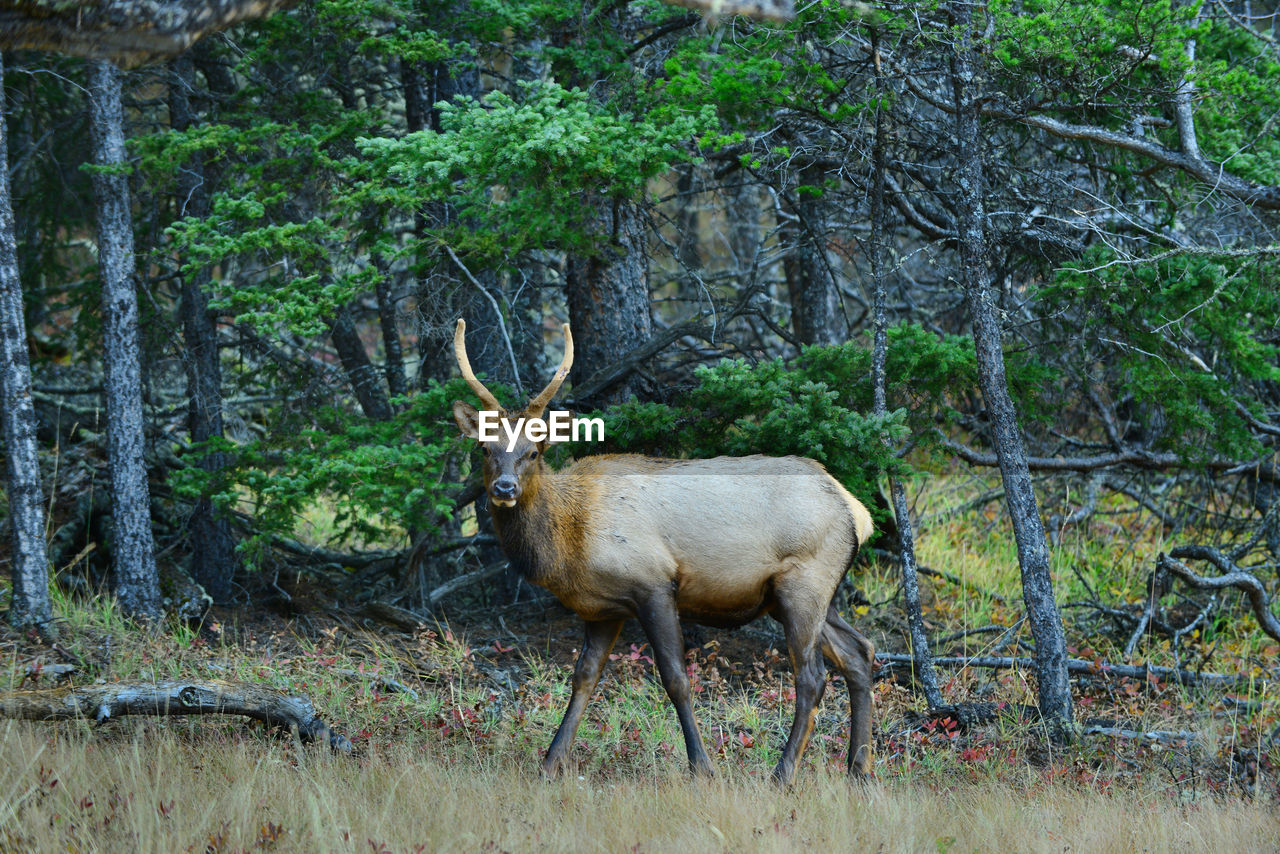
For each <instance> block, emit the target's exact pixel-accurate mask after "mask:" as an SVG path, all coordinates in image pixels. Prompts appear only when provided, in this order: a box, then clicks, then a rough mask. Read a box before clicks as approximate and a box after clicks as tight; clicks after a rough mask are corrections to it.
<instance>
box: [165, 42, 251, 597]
mask: <svg viewBox="0 0 1280 854" xmlns="http://www.w3.org/2000/svg"><path fill="white" fill-rule="evenodd" d="M194 86H195V72H194V70H193V68H192V61H191V58H190V57H189V56H183V57H180V58H178V59H176V60H174V63H173V78H172V80H171V82H170V90H169V120H170V123H171V124H172V125H173V128H174V129H175V130H186V129H187V128H189V127H191V126H192V125H193V124H195V113H194V111H193V110H192V108H191V97H190V93H191V90H192V88H193V87H194ZM178 199H179V203H180V204H182V205H183V207H182V208H180V209H179V211H178V214H179V215H180V216H207V215H208V213H209V190H208V186H207V175H206V167H205V162H204V158H203V157H202V156H197V157H196V158H194V159H193V160H192V161H191V162H190V163H188V164H186V166H185V167H184V168H183V169H182V170H181V171H179V173H178ZM210 278H211V277H210V275H209V271H208V270H207V269H204V270H201V271H199V272H198V273H194V274H192V275H190V276H187V277H186V278H184V279H183V280H182V334H183V339H184V343H185V344H186V350H185V352H184V354H183V357H184V358H183V361H184V362H185V365H186V369H187V397H188V398H189V401H190V403H189V407H188V410H187V429H188V431H189V432H190V434H191V441H192V442H197V443H198V442H205V441H208V440H209V439H213V438H218V439H220V438H222V435H223V432H222V364H221V362H220V360H219V355H218V327H217V323H216V322H215V320H214V314H213V312H212V311H211V310H210V309H209V293H208V290H207V288H208V285H209V282H210ZM226 464H227V459H226V455H225V454H222V453H211V454H206V455H205V456H203V457H202V458H201V459H200V462H199V463H198V465H199V466H200V468H202V469H204V470H205V471H206V472H208V473H210V474H213V475H216V474H217V473H218V472H219V471H221V470H222V469H223V468H224V467H225V466H226ZM190 530H191V534H190V544H191V576H192V577H193V578H194V579H195V580H196V581H197V582H198V583H199V584H200V585H201V586H202V587H204V589H205V592H207V593H208V594H209V595H210V596H212V597H213V599H214V601H216V602H227V601H228V600H230V598H231V582H232V579H233V577H234V576H235V569H236V554H235V545H236V543H235V536H234V535H233V534H232V532H231V526H230V524H229V523H228V522H227V520H226V519H220V518H218V517H217V515H216V512H215V509H214V506H213V502H211V501H210V500H209V499H208V498H203V497H202V498H200V499H199V500H198V501H197V502H196V505H195V507H194V508H193V509H192V511H191V520H190Z"/></svg>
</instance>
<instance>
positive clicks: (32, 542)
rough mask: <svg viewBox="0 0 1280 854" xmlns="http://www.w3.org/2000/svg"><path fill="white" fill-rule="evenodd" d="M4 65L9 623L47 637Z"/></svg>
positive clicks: (1, 164)
mask: <svg viewBox="0 0 1280 854" xmlns="http://www.w3.org/2000/svg"><path fill="white" fill-rule="evenodd" d="M3 83H4V60H3V57H0V413H3V414H2V415H0V419H3V422H4V424H3V429H4V447H5V454H4V458H5V491H6V493H7V495H8V500H9V513H8V515H9V528H10V532H11V537H12V543H13V547H12V548H13V558H12V560H13V601H12V603H11V605H10V607H9V622H10V623H12V624H13V626H14V627H15V628H19V629H21V628H26V627H28V626H31V627H34V628H35V629H36V630H37V631H38V632H40V633H41V634H42V635H46V636H48V635H51V634H52V633H53V632H54V631H55V629H54V623H53V608H52V606H51V605H50V602H49V558H48V554H47V551H46V547H45V541H44V523H45V516H44V500H43V495H44V494H43V492H42V491H41V489H40V459H39V455H38V452H37V450H38V446H37V444H36V411H35V406H34V405H33V402H32V398H31V364H30V361H29V356H28V354H27V327H26V321H25V318H24V317H23V314H22V281H21V280H20V279H19V277H18V244H17V240H16V238H15V236H14V221H13V199H12V195H11V193H12V190H11V188H10V184H9V153H8V145H9V140H8V138H7V131H6V127H5V119H4V109H5V101H4V85H3Z"/></svg>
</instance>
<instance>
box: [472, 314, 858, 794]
mask: <svg viewBox="0 0 1280 854" xmlns="http://www.w3.org/2000/svg"><path fill="white" fill-rule="evenodd" d="M561 328H562V329H563V330H564V359H563V360H562V361H561V363H560V367H559V369H558V370H557V371H556V372H555V375H554V376H553V377H552V379H551V382H550V383H549V384H548V385H547V387H546V388H544V389H543V390H542V393H541V394H539V395H538V396H537V397H535V398H534V399H533V400H531V401H530V402H529V404H528V405H527V406H526V407H525V408H524V409H523V410H521V411H507V410H504V409H503V408H502V406H501V405H500V404H499V403H498V400H497V398H496V397H494V396H493V394H492V393H491V392H490V391H489V390H488V389H487V388H485V386H484V384H483V383H481V382H480V381H479V380H478V379H477V378H476V375H475V374H474V373H473V372H472V370H471V365H470V363H469V362H468V360H467V350H466V342H465V331H466V323H465V321H463V320H459V321H458V325H457V328H456V329H455V331H454V338H453V343H454V354H455V356H456V357H457V360H458V367H459V368H460V369H461V371H462V376H463V378H464V379H466V381H467V384H468V385H469V386H470V387H471V389H472V390H473V391H474V392H475V393H476V395H477V396H478V397H479V398H480V400H481V402H482V404H483V406H484V407H485V408H486V409H487V410H491V411H496V412H498V413H499V415H498V416H497V417H499V418H501V419H504V420H508V422H509V424H512V425H514V424H515V423H516V420H517V419H519V418H525V419H529V418H541V416H542V414H543V412H544V410H545V409H546V407H547V404H548V403H550V401H551V398H552V396H553V395H555V393H556V392H557V391H558V390H559V389H560V386H561V384H562V383H563V382H564V380H565V377H567V376H568V374H569V368H570V366H571V365H572V364H573V336H572V334H571V333H570V331H569V325H568V324H567V323H566V324H564V325H563V326H562V327H561ZM453 416H454V420H455V421H456V422H457V424H458V428H459V429H460V430H461V431H462V434H463V435H464V436H467V437H470V438H472V439H476V440H477V441H478V442H479V443H480V445H481V448H482V449H483V453H484V468H483V474H484V486H485V491H486V493H487V495H488V497H489V502H490V505H491V510H492V512H491V517H492V520H493V527H494V530H495V532H496V533H497V536H498V541H499V543H500V544H501V546H502V550H503V551H504V552H505V553H506V555H507V557H508V558H509V559H510V561H511V565H512V566H513V567H514V568H515V569H516V570H518V571H519V572H520V573H522V574H523V575H524V577H525V578H526V579H528V580H529V581H530V582H531V583H533V584H537V585H539V586H541V587H544V588H546V589H547V590H549V591H551V593H553V594H554V595H555V596H556V598H558V599H559V600H560V601H561V602H562V603H564V605H565V606H566V607H568V608H570V609H571V610H573V611H574V612H576V613H577V614H578V615H579V616H580V617H582V619H583V620H584V621H585V623H586V640H585V641H584V642H583V645H582V651H581V653H580V654H579V656H578V660H577V663H576V665H575V666H574V670H573V683H572V685H573V690H572V695H571V698H570V700H569V708H568V709H567V710H566V712H565V715H564V720H563V721H562V722H561V724H560V728H559V729H558V730H557V731H556V735H555V738H554V739H553V740H552V742H551V747H550V748H549V749H548V750H547V754H546V757H545V759H544V760H543V763H542V768H543V771H544V772H545V773H546V774H547V775H548V776H555V775H556V774H558V773H559V772H560V771H561V770H562V768H563V766H564V765H565V763H566V760H567V758H568V755H569V751H570V746H571V745H572V744H573V739H574V735H575V733H576V732H577V729H578V723H579V721H580V720H581V718H582V713H583V710H584V709H585V708H586V705H587V702H588V700H589V699H590V697H591V694H592V692H594V690H595V687H596V683H597V681H598V680H599V678H600V673H601V671H602V669H603V667H604V664H605V662H606V660H607V659H608V656H609V651H610V650H611V649H612V648H613V645H614V643H615V642H616V641H617V639H618V634H619V632H620V631H621V629H622V625H623V623H624V622H625V621H626V619H627V618H628V617H635V618H636V619H638V620H639V622H640V625H641V627H642V628H643V629H644V631H645V634H646V635H647V636H648V638H649V643H650V646H651V647H652V650H653V655H654V661H655V664H656V665H657V669H658V674H659V676H660V678H661V681H662V685H663V687H664V688H665V689H666V692H667V695H668V696H669V697H670V698H671V702H672V704H673V705H674V706H675V709H676V715H677V716H678V717H679V719H680V728H681V730H682V731H683V735H684V744H685V750H686V751H687V753H688V757H689V765H690V768H691V770H692V771H693V772H694V773H702V774H708V775H710V774H711V773H712V766H711V759H710V758H709V757H708V756H707V752H706V749H705V748H704V747H703V744H702V737H701V736H700V735H699V733H698V725H697V723H696V721H695V720H694V716H693V705H692V703H691V702H690V692H689V677H688V674H687V673H686V671H685V665H684V638H683V635H682V633H681V628H680V621H681V620H682V619H686V620H691V621H693V622H696V623H700V624H704V625H710V626H717V627H727V628H733V627H737V626H740V625H743V624H745V623H748V622H750V621H752V620H754V619H756V618H757V617H760V616H762V615H764V614H768V615H769V616H771V617H773V618H774V619H775V620H777V621H778V622H779V623H781V625H782V628H783V631H784V633H785V635H786V642H787V652H788V654H789V657H790V660H791V667H792V670H793V671H794V673H795V683H796V714H795V720H794V722H793V723H792V725H791V733H790V736H789V737H788V738H787V741H786V746H785V747H784V748H783V751H782V758H781V759H780V760H779V762H778V764H777V766H776V767H775V768H774V771H773V776H774V779H775V780H777V781H778V782H779V783H780V784H784V785H785V784H787V783H789V782H790V781H791V779H792V776H793V775H794V773H795V768H796V764H797V763H798V762H799V761H800V757H801V755H802V754H803V753H804V749H805V747H806V745H807V744H808V741H809V736H810V734H811V733H812V731H813V722H814V716H815V714H816V711H817V705H818V703H819V701H820V700H821V699H822V694H823V691H824V690H825V688H826V673H825V668H824V666H823V656H825V657H826V658H827V659H829V660H830V661H831V663H832V664H833V665H834V666H835V668H836V670H838V671H839V672H840V673H841V674H842V675H843V676H844V678H845V681H846V683H847V684H848V688H849V705H850V722H849V756H848V769H849V773H850V775H851V776H853V777H856V778H862V777H864V776H865V775H866V774H867V773H868V772H869V771H870V769H871V671H872V661H873V658H874V648H873V647H872V645H871V642H870V641H868V640H867V639H866V638H865V637H863V636H862V635H861V634H859V633H858V632H857V631H856V630H855V629H854V628H853V627H851V626H850V625H849V624H848V623H846V622H845V621H844V620H843V619H842V618H841V617H840V614H839V613H838V612H837V610H836V607H835V604H834V603H833V601H832V599H833V597H834V595H835V592H836V586H837V585H838V584H839V583H840V580H841V579H842V578H843V577H844V574H845V572H846V571H847V570H848V568H849V566H850V564H851V562H852V560H853V558H854V557H855V556H856V555H857V553H858V549H859V547H860V546H861V545H862V544H863V543H865V542H866V541H867V539H868V538H869V537H870V536H871V532H872V525H871V516H870V515H869V514H868V513H867V509H866V508H865V507H864V506H863V505H862V504H861V503H860V502H859V501H858V500H857V499H856V498H854V497H853V496H852V495H851V494H849V492H848V491H847V490H846V489H845V488H844V487H843V486H841V485H840V483H839V482H838V481H837V480H836V479H835V478H834V477H832V476H831V475H830V474H828V473H827V471H826V469H824V468H823V467H822V465H821V464H819V463H817V462H815V461H813V460H810V459H805V458H802V457H766V456H750V457H716V458H714V459H706V460H675V459H657V458H653V457H644V456H638V455H634V454H611V455H600V456H589V457H585V458H583V459H580V460H578V461H577V462H575V463H573V464H572V465H570V466H568V467H566V468H563V469H561V470H560V471H554V470H552V469H551V468H550V467H549V466H548V465H547V464H546V462H545V461H544V460H543V454H544V452H545V451H546V446H547V442H545V441H542V442H535V441H532V440H531V439H530V438H529V437H528V436H527V435H524V434H522V435H521V436H520V437H519V438H518V439H517V440H516V441H515V442H514V445H513V446H510V447H509V445H508V443H507V442H504V441H482V440H481V438H480V431H479V416H480V412H479V411H478V410H477V409H476V408H475V407H474V406H472V405H471V404H469V403H465V402H463V401H455V402H454V404H453ZM513 433H514V431H513Z"/></svg>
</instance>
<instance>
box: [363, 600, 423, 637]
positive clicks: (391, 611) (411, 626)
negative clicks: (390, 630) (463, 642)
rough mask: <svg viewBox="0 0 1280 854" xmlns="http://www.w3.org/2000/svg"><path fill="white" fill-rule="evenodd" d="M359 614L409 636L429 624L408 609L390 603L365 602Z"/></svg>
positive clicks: (419, 615)
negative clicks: (407, 633) (393, 627)
mask: <svg viewBox="0 0 1280 854" xmlns="http://www.w3.org/2000/svg"><path fill="white" fill-rule="evenodd" d="M361 613H363V614H364V615H365V616H367V617H372V618H373V619H375V620H379V621H381V622H384V623H387V624H388V625H392V626H395V627H396V628H398V629H400V630H401V631H405V632H409V633H410V634H412V633H413V632H416V631H417V630H418V628H419V627H421V626H425V625H427V624H428V623H430V622H431V621H430V620H429V619H428V618H427V617H424V616H422V615H421V614H418V613H415V612H414V611H410V610H409V609H408V608H401V607H400V606H399V605H392V604H391V603H390V602H366V603H365V605H364V608H363V609H361Z"/></svg>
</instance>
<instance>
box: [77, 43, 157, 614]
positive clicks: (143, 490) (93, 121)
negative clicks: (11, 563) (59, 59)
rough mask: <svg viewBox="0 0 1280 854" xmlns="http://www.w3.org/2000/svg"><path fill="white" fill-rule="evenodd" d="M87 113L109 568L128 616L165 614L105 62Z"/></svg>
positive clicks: (119, 139) (121, 155)
mask: <svg viewBox="0 0 1280 854" xmlns="http://www.w3.org/2000/svg"><path fill="white" fill-rule="evenodd" d="M89 114H90V122H89V123H90V131H91V134H92V136H93V155H94V157H93V159H94V164H95V165H96V166H99V167H106V170H107V171H100V172H95V173H94V175H93V195H94V202H95V205H96V208H97V219H98V264H99V267H100V268H101V273H102V337H103V351H104V355H105V362H106V370H105V377H104V379H105V383H104V385H105V388H106V398H107V465H108V468H109V469H110V472H111V519H112V532H113V533H112V549H111V551H112V569H113V581H114V586H115V593H116V597H117V598H118V599H119V600H120V606H121V608H122V609H123V610H124V612H125V613H126V614H129V615H130V616H133V617H137V618H140V619H144V620H154V619H157V618H159V616H160V587H159V583H158V582H157V578H156V561H155V542H154V540H153V539H152V534H151V496H150V490H149V488H148V486H147V467H146V463H145V461H144V459H143V436H144V433H143V426H144V425H143V416H142V371H141V357H140V344H139V335H138V295H137V293H136V291H135V281H134V278H135V277H134V257H133V220H132V217H131V215H130V210H129V182H128V179H127V178H126V176H125V175H124V173H123V171H122V170H123V168H124V166H125V148H124V107H123V105H122V104H121V84H120V71H119V69H117V68H116V67H115V66H114V65H113V64H111V62H109V61H107V60H93V61H91V62H90V63H89Z"/></svg>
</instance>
